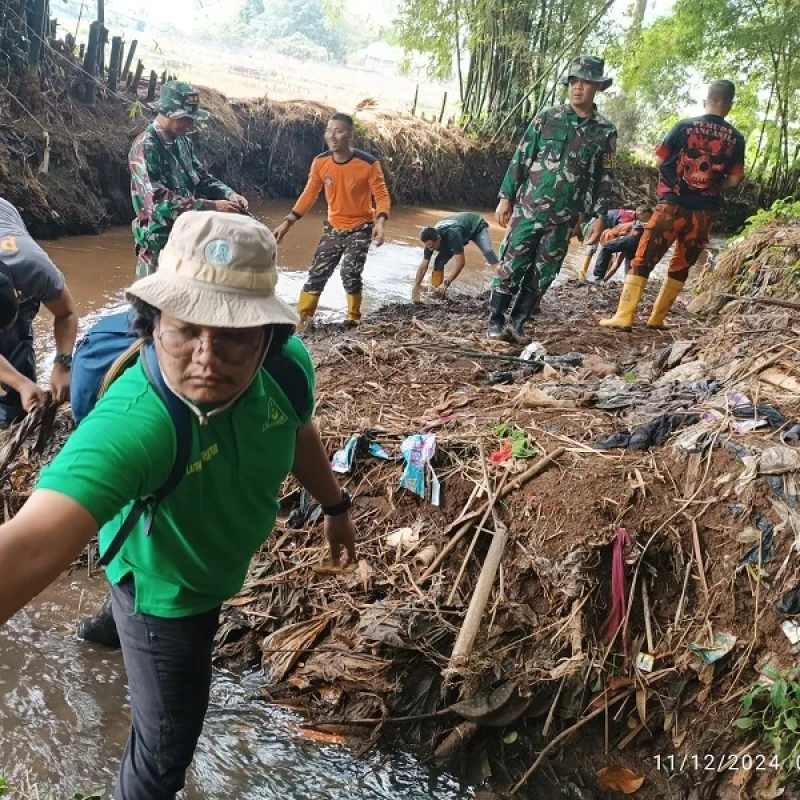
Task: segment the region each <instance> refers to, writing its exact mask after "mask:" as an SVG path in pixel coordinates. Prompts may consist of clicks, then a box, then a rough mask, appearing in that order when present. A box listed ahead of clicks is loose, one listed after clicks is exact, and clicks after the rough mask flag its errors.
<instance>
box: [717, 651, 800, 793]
mask: <svg viewBox="0 0 800 800" xmlns="http://www.w3.org/2000/svg"><path fill="white" fill-rule="evenodd" d="M761 674H762V676H763V677H762V678H761V679H759V680H757V681H755V682H754V683H753V684H751V686H750V688H749V690H748V691H747V693H746V694H745V695H744V697H743V698H742V712H743V716H742V717H740V718H739V719H736V720H734V722H733V726H734V728H737V729H738V730H741V731H748V732H750V733H751V734H753V733H755V734H758V736H759V738H760V739H761V741H763V742H765V743H766V744H767V745H769V746H770V747H771V748H772V752H773V754H774V755H775V756H776V758H777V760H778V767H779V769H780V771H781V772H782V773H783V776H784V777H785V778H788V777H792V776H795V775H797V774H798V767H800V735H799V734H800V669H798V668H792V669H789V670H786V671H785V672H781V671H780V670H779V669H778V668H777V667H775V666H774V665H772V664H766V665H764V666H763V667H762V668H761Z"/></svg>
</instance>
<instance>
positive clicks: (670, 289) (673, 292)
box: [647, 278, 683, 330]
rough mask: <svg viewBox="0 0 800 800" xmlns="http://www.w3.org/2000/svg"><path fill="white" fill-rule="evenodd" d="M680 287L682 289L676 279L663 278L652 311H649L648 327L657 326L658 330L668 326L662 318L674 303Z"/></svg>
mask: <svg viewBox="0 0 800 800" xmlns="http://www.w3.org/2000/svg"><path fill="white" fill-rule="evenodd" d="M681 289H683V284H682V283H681V282H680V281H676V280H675V279H674V278H664V283H662V284H661V291H660V292H659V293H658V297H656V302H655V303H654V304H653V310H652V312H650V319H649V320H647V327H648V328H658V329H659V330H666V329H667V328H669V325H667V323H666V322H664V320H665V318H666V316H667V314H669V312H670V309H671V308H672V306H673V304H674V303H675V298H677V296H678V295H679V294H680V293H681Z"/></svg>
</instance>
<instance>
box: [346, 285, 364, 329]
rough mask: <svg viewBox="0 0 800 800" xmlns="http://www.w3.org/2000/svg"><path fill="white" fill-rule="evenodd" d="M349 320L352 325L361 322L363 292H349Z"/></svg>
mask: <svg viewBox="0 0 800 800" xmlns="http://www.w3.org/2000/svg"><path fill="white" fill-rule="evenodd" d="M347 321H348V322H349V323H350V324H351V325H358V324H359V323H360V322H361V292H352V293H351V292H348V293H347Z"/></svg>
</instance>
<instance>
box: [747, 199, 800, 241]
mask: <svg viewBox="0 0 800 800" xmlns="http://www.w3.org/2000/svg"><path fill="white" fill-rule="evenodd" d="M775 222H778V223H781V224H786V223H788V222H800V199H794V198H791V197H786V198H784V199H783V200H776V201H775V202H774V203H773V204H772V206H771V207H770V208H762V209H759V210H758V211H757V212H756V213H755V214H754V215H753V216H752V217H748V218H747V222H746V223H745V226H744V230H743V231H742V236H744V237H747V236H748V235H749V234H750V233H752V232H753V231H756V230H758V229H759V228H763V227H764V226H765V225H771V224H773V223H775Z"/></svg>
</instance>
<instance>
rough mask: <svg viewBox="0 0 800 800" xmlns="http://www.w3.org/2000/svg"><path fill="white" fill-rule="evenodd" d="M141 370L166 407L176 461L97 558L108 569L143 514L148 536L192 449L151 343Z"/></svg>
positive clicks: (180, 407) (184, 412) (185, 412)
mask: <svg viewBox="0 0 800 800" xmlns="http://www.w3.org/2000/svg"><path fill="white" fill-rule="evenodd" d="M141 358H142V367H143V368H144V372H145V375H146V376H147V380H149V381H150V383H151V385H152V386H153V388H154V389H155V390H156V393H157V394H158V396H159V397H160V398H161V401H162V402H163V403H164V405H165V406H166V407H167V411H168V412H169V415H170V417H171V418H172V423H173V425H174V426H175V440H176V449H175V462H174V463H173V465H172V469H171V470H170V473H169V475H168V476H167V479H166V481H164V484H163V485H162V486H161V487H160V488H159V489H157V490H156V491H155V492H154V493H153V494H152V495H151V496H150V497H140V498H139V499H138V500H137V501H136V502H135V503H134V504H133V508H132V509H131V510H130V512H129V514H128V516H127V517H125V520H124V521H123V523H122V525H121V526H120V529H119V530H118V531H117V533H116V535H115V536H114V538H113V539H112V540H111V544H110V545H109V546H108V548H107V549H106V551H105V553H103V555H102V557H101V558H100V564H101V565H102V566H104V567H107V566H108V565H109V564H110V563H111V562H112V561H113V560H114V558H115V557H116V555H117V553H119V551H120V550H121V549H122V545H124V544H125V541H126V540H127V538H128V536H130V535H131V532H132V531H133V529H134V528H135V527H136V523H137V522H138V521H139V519H140V518H141V516H142V514H144V513H145V512H147V523H146V525H145V533H146V534H147V535H149V534H150V526H151V525H152V524H153V517H154V516H155V513H156V511H157V510H158V506H159V504H160V503H161V501H162V500H163V499H164V498H165V497H166V496H167V495H168V494H169V493H170V492H171V491H172V490H173V489H175V487H176V486H177V485H178V484H179V483H180V481H181V478H183V476H184V475H185V473H186V468H187V467H188V466H189V456H190V454H191V449H192V420H191V416H190V412H189V409H188V408H187V407H186V405H185V404H184V403H183V401H182V400H181V399H180V398H179V397H178V396H177V395H176V394H175V393H174V392H173V391H172V390H171V389H170V388H169V387H168V386H167V384H166V381H165V380H164V376H163V375H162V374H161V367H160V366H159V365H158V358H157V357H156V351H155V348H154V347H153V345H152V343H151V344H148V345H145V347H144V348H142V352H141Z"/></svg>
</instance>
